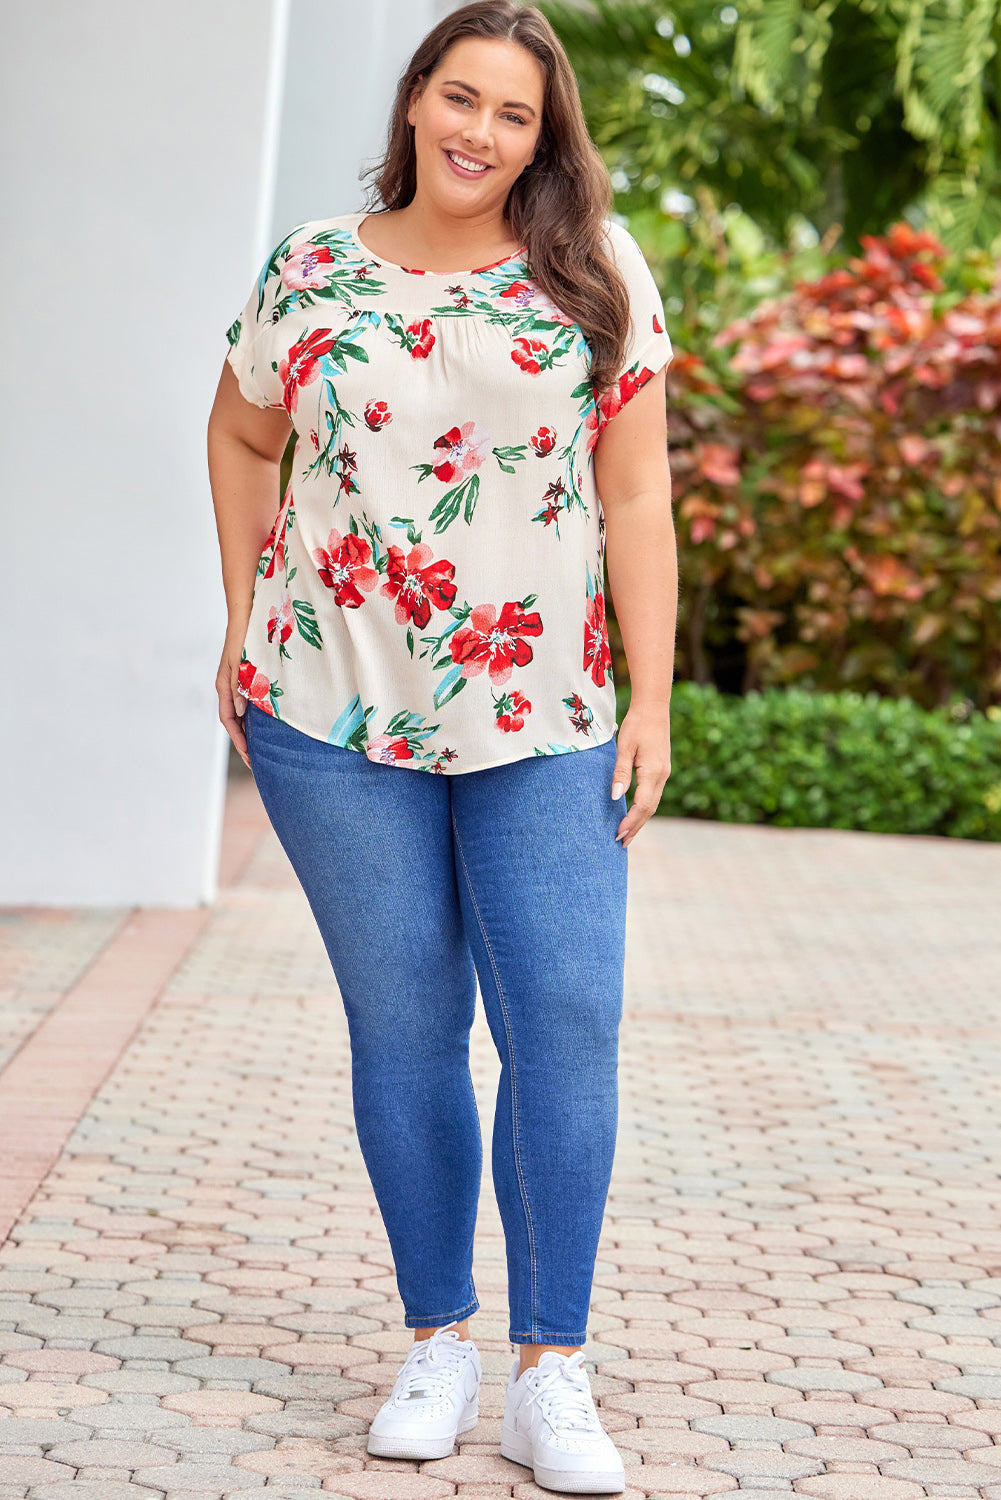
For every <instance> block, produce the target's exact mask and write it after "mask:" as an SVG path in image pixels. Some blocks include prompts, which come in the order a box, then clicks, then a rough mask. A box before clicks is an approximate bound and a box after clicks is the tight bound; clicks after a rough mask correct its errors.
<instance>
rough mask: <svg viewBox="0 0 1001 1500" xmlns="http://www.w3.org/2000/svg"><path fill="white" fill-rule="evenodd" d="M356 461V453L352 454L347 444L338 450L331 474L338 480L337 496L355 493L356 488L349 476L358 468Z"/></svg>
mask: <svg viewBox="0 0 1001 1500" xmlns="http://www.w3.org/2000/svg"><path fill="white" fill-rule="evenodd" d="M357 459H358V455H357V454H356V453H352V451H351V449H350V448H349V447H348V445H347V443H345V444H344V447H343V448H342V449H341V450H340V452H339V453H338V454H337V457H336V458H335V459H334V463H333V473H335V474H336V475H337V477H338V479H339V480H340V486H339V488H338V491H337V493H338V495H342V494H345V493H346V494H348V495H350V494H353V493H354V492H356V491H357V489H358V486H357V485H356V484H355V482H354V480H353V479H352V478H351V475H352V474H353V473H354V472H355V470H356V469H357V467H358V462H357Z"/></svg>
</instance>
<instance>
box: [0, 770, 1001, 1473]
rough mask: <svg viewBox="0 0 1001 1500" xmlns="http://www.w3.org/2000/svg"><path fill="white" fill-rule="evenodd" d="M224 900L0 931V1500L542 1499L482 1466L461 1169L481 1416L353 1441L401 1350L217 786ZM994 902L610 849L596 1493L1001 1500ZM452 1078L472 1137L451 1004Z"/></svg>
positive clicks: (863, 875)
mask: <svg viewBox="0 0 1001 1500" xmlns="http://www.w3.org/2000/svg"><path fill="white" fill-rule="evenodd" d="M396 774H400V775H403V774H406V773H405V772H398V773H396ZM223 870H224V881H223V890H222V894H221V896H220V899H219V901H218V903H217V904H216V905H215V906H214V907H213V908H212V910H211V911H209V912H203V913H186V914H183V913H139V914H135V913H132V914H130V913H128V912H123V911H115V912H104V913H82V912H61V913H52V912H38V911H30V910H28V911H15V912H6V913H4V914H3V923H2V937H3V943H2V952H3V954H4V955H6V956H7V957H8V960H9V961H8V962H7V963H6V967H5V976H4V983H5V985H6V986H7V987H6V988H5V989H3V990H2V991H0V1058H3V1057H10V1058H12V1060H11V1061H10V1062H9V1064H8V1067H7V1068H6V1070H5V1072H4V1073H3V1074H0V1145H2V1149H3V1157H2V1159H0V1215H2V1213H3V1210H4V1206H6V1210H7V1216H8V1221H9V1223H10V1224H11V1229H10V1236H9V1238H8V1239H7V1241H6V1242H5V1244H4V1246H3V1248H2V1249H0V1500H54V1497H58V1496H62V1495H65V1496H66V1497H67V1500H69V1497H72V1500H132V1497H137V1500H138V1497H143V1496H146V1497H159V1496H166V1497H181V1496H184V1497H186V1500H220V1497H227V1496H236V1495H242V1494H244V1493H245V1492H246V1491H255V1490H258V1491H259V1490H263V1491H264V1493H265V1494H266V1495H269V1496H271V1497H273V1500H274V1497H293V1496H296V1497H301V1496H302V1495H304V1494H305V1493H308V1492H310V1491H316V1492H319V1493H321V1494H323V1495H327V1496H331V1495H332V1496H341V1497H343V1500H420V1497H426V1500H434V1497H437V1496H441V1497H446V1496H452V1495H457V1496H460V1497H462V1500H501V1497H513V1500H529V1497H531V1496H542V1495H545V1494H547V1493H551V1492H549V1491H544V1490H541V1489H538V1488H537V1487H536V1486H535V1485H534V1483H533V1482H531V1480H530V1479H527V1478H526V1475H527V1471H526V1470H524V1469H522V1468H520V1467H519V1466H518V1465H515V1464H511V1463H509V1462H507V1461H506V1460H504V1459H502V1458H500V1457H499V1455H498V1451H497V1445H498V1439H499V1429H500V1415H501V1412H502V1406H503V1384H504V1380H505V1378H506V1375H507V1370H508V1368H509V1364H510V1359H511V1357H512V1351H511V1348H510V1346H509V1344H508V1343H507V1339H506V1330H507V1318H506V1303H505V1273H504V1251H503V1239H502V1234H501V1226H500V1220H499V1217H498V1214H497V1210H496V1205H495V1203H494V1200H493V1194H492V1189H491V1185H490V1181H489V1167H488V1166H485V1171H484V1181H483V1194H482V1200H481V1212H480V1221H479V1226H478V1231H477V1243H476V1259H475V1264H474V1276H475V1281H476V1286H477V1290H478V1293H479V1296H480V1300H481V1302H482V1309H481V1311H480V1312H479V1313H477V1314H476V1315H475V1317H474V1318H473V1320H472V1324H471V1328H472V1331H473V1333H474V1335H475V1337H476V1339H477V1342H478V1344H479V1347H480V1350H481V1353H482V1357H483V1365H484V1387H483V1393H482V1398H481V1411H482V1416H481V1420H480V1422H479V1424H478V1426H477V1427H476V1428H475V1429H474V1430H473V1432H471V1433H470V1434H469V1435H468V1438H466V1439H463V1441H462V1442H461V1443H460V1445H459V1447H458V1448H457V1450H456V1452H455V1454H454V1455H453V1456H452V1457H451V1458H447V1459H443V1460H439V1461H436V1462H433V1463H425V1464H420V1465H417V1464H414V1463H403V1462H393V1461H389V1460H380V1459H369V1458H368V1456H367V1454H366V1453H365V1433H366V1431H367V1423H368V1421H369V1420H370V1419H371V1417H372V1416H373V1414H374V1413H375V1411H376V1409H377V1407H378V1406H379V1404H380V1402H381V1401H382V1399H383V1398H384V1397H385V1395H386V1393H387V1392H388V1390H389V1388H390V1386H391V1385H392V1381H393V1377H394V1375H395V1373H396V1370H397V1368H398V1365H399V1361H400V1359H401V1358H402V1356H403V1353H404V1351H405V1350H406V1348H407V1346H408V1344H409V1341H410V1338H411V1334H410V1333H409V1331H408V1330H406V1329H404V1328H403V1327H402V1306H401V1304H400V1301H399V1298H398V1295H397V1292H396V1286H395V1281H394V1277H393V1268H392V1259H391V1256H390V1253H389V1246H388V1243H387V1240H386V1237H385V1233H384V1231H383V1229H382V1224H381V1221H380V1219H379V1216H378V1211H377V1209H376V1205H375V1201H374V1197H373V1195H372V1191H371V1188H370V1186H369V1184H368V1180H367V1177H366V1176H365V1172H364V1168H363V1165H362V1162H361V1157H360V1154H359V1151H358V1147H357V1141H356V1139H355V1136H354V1132H353V1126H352V1120H351V1109H350V1068H349V1056H348V1047H347V1031H346V1026H345V1023H344V1018H343V1014H342V1011H341V1008H340V1002H339V999H338V996H337V991H336V988H335V985H334V982H333V979H332V976H331V974H330V971H329V966H328V964H327V960H326V957H325V955H324V953H323V949H322V947H321V945H320V941H319V938H318V935H317V934H316V932H315V929H314V928H313V925H312V920H311V918H310V915H309V912H308V910H307V908H306V905H305V902H304V900H303V898H302V896H301V894H300V892H299V891H298V888H297V886H296V883H295V880H294V877H293V876H292V874H291V871H290V870H289V868H288V865H287V863H286V861H285V859H284V856H283V854H282V853H281V850H280V849H279V847H278V845H277V843H276V841H275V839H274V837H273V835H272V834H271V832H270V830H269V828H268V826H267V823H266V820H265V819H264V817H263V814H262V812H261V809H260V805H259V803H258V801H257V798H256V793H255V792H254V788H253V784H252V782H251V781H250V779H249V777H246V776H245V775H239V776H237V777H236V778H235V779H234V781H233V783H232V785H231V792H230V798H229V805H228V809H227V827H226V838H225V850H224V861H223ZM999 909H1001V848H998V847H995V846H990V845H981V844H973V843H959V842H955V841H947V840H935V839H922V838H915V839H904V838H892V837H885V836H879V835H875V836H872V835H857V834H852V833H842V832H828V831H811V830H788V831H787V830H774V829H761V828H743V827H732V826H726V825H720V824H703V823H696V822H682V821H676V820H673V819H658V820H655V821H654V822H652V823H650V824H648V825H647V827H646V828H645V829H644V830H643V832H642V834H641V835H640V837H639V838H638V839H637V841H636V843H635V844H634V845H633V846H632V848H631V849H630V893H629V922H630V941H629V959H628V964H627V975H626V979H627V1000H626V1015H625V1021H624V1026H623V1032H622V1063H621V1082H622V1106H621V1116H620V1130H619V1145H618V1152H617V1157H616V1166H615V1172H614V1176H613V1182H612V1191H611V1195H610V1200H609V1206H608V1214H607V1218H606V1222H605V1229H604V1234H603V1237H602V1243H601V1247H600V1250H599V1260H598V1264H597V1269H596V1274H595V1281H594V1292H593V1298H592V1314H591V1319H590V1325H589V1326H590V1333H591V1340H590V1342H589V1344H588V1345H587V1346H586V1349H585V1354H586V1356H587V1358H588V1360H589V1362H590V1369H591V1371H592V1385H593V1388H594V1390H595V1392H596V1394H597V1395H598V1397H599V1404H600V1406H601V1409H602V1414H603V1420H604V1422H605V1425H606V1427H607V1428H608V1430H609V1431H611V1432H612V1433H613V1434H614V1436H615V1440H616V1442H617V1443H618V1445H619V1447H620V1450H621V1451H622V1453H623V1456H624V1459H625V1462H626V1465H627V1475H628V1489H627V1491H626V1496H627V1500H658V1497H671V1496H715V1495H728V1494H733V1493H739V1495H740V1496H741V1500H774V1497H775V1496H776V1495H780V1494H783V1493H785V1494H798V1495H803V1496H814V1497H818V1500H912V1497H914V1500H918V1497H922V1496H941V1497H955V1500H962V1497H974V1496H979V1497H983V1500H1001V1442H999V1438H1001V1217H999V1213H998V1209H999V1204H1001V1179H999V1175H998V1162H999V1159H1001V1151H999V1147H1001V1117H999V1113H998V1091H999V1079H1001V1067H999V1063H1001V1055H999V1054H1001V1015H999V1012H998V1006H997V997H998V995H999V993H1001V953H999V946H998V943H997V926H998V922H997V912H998V910H999ZM472 1050H473V1055H472V1062H473V1078H474V1083H475V1086H476V1091H477V1098H478V1102H479V1107H480V1114H481V1122H482V1126H483V1130H484V1135H485V1137H487V1136H488V1132H489V1130H490V1125H491V1109H492V1098H493V1091H494V1088H495V1085H496V1079H497V1075H498V1072H499V1064H498V1061H497V1058H496V1055H495V1053H494V1052H493V1047H492V1044H491V1042H490V1038H489V1033H488V1031H487V1028H486V1023H485V1020H484V1018H483V1015H482V1010H481V1012H480V1014H479V1015H478V1017H477V1021H476V1025H475V1027H474V1031H473V1039H472ZM67 1484H70V1485H72V1488H69V1489H64V1485H67Z"/></svg>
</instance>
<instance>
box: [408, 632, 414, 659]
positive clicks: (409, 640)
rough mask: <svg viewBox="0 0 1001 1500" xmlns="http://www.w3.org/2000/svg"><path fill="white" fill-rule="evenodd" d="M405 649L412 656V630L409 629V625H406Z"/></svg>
mask: <svg viewBox="0 0 1001 1500" xmlns="http://www.w3.org/2000/svg"><path fill="white" fill-rule="evenodd" d="M407 650H408V651H409V652H410V655H411V656H413V654H414V632H413V631H412V630H411V628H410V626H409V625H408V626H407Z"/></svg>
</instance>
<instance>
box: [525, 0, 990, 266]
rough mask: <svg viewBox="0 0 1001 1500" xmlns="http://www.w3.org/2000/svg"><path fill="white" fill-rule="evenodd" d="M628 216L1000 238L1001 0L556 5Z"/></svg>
mask: <svg viewBox="0 0 1001 1500" xmlns="http://www.w3.org/2000/svg"><path fill="white" fill-rule="evenodd" d="M540 9H541V10H543V11H544V12H545V14H546V15H547V16H548V17H549V19H550V20H551V21H552V23H553V26H554V27H555V29H556V31H557V32H558V33H559V36H560V38H561V40H562V41H563V44H564V46H565V47H566V48H567V51H568V54H569V56H570V60H571V62H572V63H573V66H574V69H575V71H576V73H577V77H578V80H579V82H580V86H581V94H582V99H583V103H584V111H585V115H586V117H587V120H588V124H589V127H590V129H591V132H592V135H593V136H594V139H595V141H596V142H597V144H598V145H599V147H600V148H601V149H602V151H603V153H604V155H605V159H606V161H607V163H608V166H609V168H610V169H611V171H612V173H613V182H614V184H615V187H616V207H617V209H618V210H619V211H621V212H622V213H624V214H627V215H632V214H633V213H635V212H636V211H637V210H639V209H647V210H650V209H654V210H656V211H657V212H658V213H663V214H666V215H667V216H670V215H672V214H673V215H675V216H676V217H677V218H678V219H679V220H680V221H681V222H683V223H689V224H690V223H692V222H694V221H695V220H696V219H697V218H698V216H699V215H700V213H704V211H705V209H704V207H701V206H700V204H699V202H698V192H697V190H700V191H701V193H702V194H703V195H704V196H705V197H706V200H707V201H711V203H712V204H713V205H715V208H716V210H717V211H721V210H723V209H725V208H726V206H727V205H728V204H731V203H739V205H740V208H741V210H742V211H743V213H744V214H745V215H748V216H749V217H750V218H751V219H752V220H753V221H754V222H755V223H756V224H758V225H759V226H760V227H761V228H762V229H763V230H764V231H765V233H766V235H767V236H768V237H769V238H770V240H771V241H772V243H773V244H774V245H776V246H784V245H785V244H786V243H787V239H788V233H789V228H790V225H791V224H793V223H795V222H796V221H798V220H802V219H805V220H807V221H808V222H809V224H810V225H812V226H814V227H815V229H816V230H817V231H818V232H819V233H820V234H821V235H823V234H824V233H825V232H826V231H827V230H828V229H829V228H830V227H832V226H835V225H838V226H843V228H844V232H845V237H846V244H847V247H848V248H849V249H857V248H858V246H859V245H860V243H861V236H862V234H864V233H873V232H875V233H879V232H881V231H882V230H884V229H885V228H886V226H887V225H888V224H889V223H891V222H892V221H893V220H894V219H897V218H899V217H902V216H904V215H905V213H906V214H907V215H908V216H912V215H913V216H917V219H918V221H919V222H921V223H926V224H927V227H928V228H930V229H931V230H932V231H933V232H934V233H935V234H936V235H937V236H938V237H939V238H940V239H941V240H942V241H943V243H945V244H947V245H948V246H950V247H951V248H953V249H962V248H965V247H966V246H967V245H971V244H972V245H979V246H981V247H984V248H989V247H990V246H991V245H992V244H994V243H995V241H996V240H997V238H998V236H999V234H1001V153H999V129H1001V70H999V66H998V57H999V44H1001V0H739V3H737V4H731V3H719V0H582V3H577V0H540Z"/></svg>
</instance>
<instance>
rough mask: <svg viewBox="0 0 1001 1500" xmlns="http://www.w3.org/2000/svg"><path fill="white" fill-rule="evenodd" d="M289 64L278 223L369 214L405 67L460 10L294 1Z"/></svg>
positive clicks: (391, 0)
mask: <svg viewBox="0 0 1001 1500" xmlns="http://www.w3.org/2000/svg"><path fill="white" fill-rule="evenodd" d="M290 6H291V11H290V25H289V37H288V64H287V75H286V89H285V104H284V109H283V114H282V129H281V145H280V148H279V171H278V188H277V192H276V195H275V211H274V220H273V223H272V231H273V233H272V241H273V243H274V244H277V243H278V241H279V240H280V239H282V237H283V236H284V235H286V234H287V233H288V232H289V230H290V229H292V228H294V227H295V225H296V224H302V223H304V222H305V221H306V220H307V219H322V218H326V217H328V216H329V215H332V214H343V213H352V212H354V211H355V210H356V209H357V210H360V209H362V208H363V207H364V197H365V187H364V185H363V184H362V183H361V182H360V181H359V178H358V174H359V171H360V170H361V168H362V167H363V166H366V167H367V166H369V165H371V164H372V162H373V161H374V160H375V159H376V158H377V157H379V156H381V155H382V152H383V150H384V148H385V138H386V128H387V125H388V123H389V113H390V109H391V107H392V103H393V99H394V96H395V94H396V86H397V83H398V81H399V75H400V72H401V70H402V69H403V67H404V66H405V65H406V64H407V63H408V62H409V61H410V57H411V55H412V54H413V51H414V48H415V47H416V46H417V43H418V42H419V41H420V39H421V37H422V36H424V35H425V33H426V32H427V31H429V30H430V28H431V27H432V26H433V25H434V23H435V21H436V20H438V19H439V17H440V16H441V15H443V14H445V13H446V12H448V11H450V10H453V9H455V7H454V6H453V5H451V4H444V5H442V4H441V3H438V4H437V5H436V4H434V3H433V0H362V3H359V4H355V3H348V0H290Z"/></svg>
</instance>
